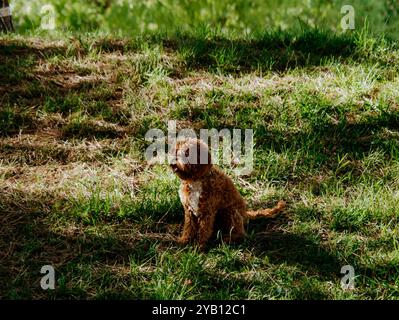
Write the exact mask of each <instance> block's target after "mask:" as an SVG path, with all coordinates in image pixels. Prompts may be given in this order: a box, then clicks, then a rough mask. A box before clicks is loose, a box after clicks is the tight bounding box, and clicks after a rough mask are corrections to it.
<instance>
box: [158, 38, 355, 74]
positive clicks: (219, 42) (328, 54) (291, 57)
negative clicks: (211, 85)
mask: <svg viewBox="0 0 399 320" xmlns="http://www.w3.org/2000/svg"><path fill="white" fill-rule="evenodd" d="M164 44H165V46H166V47H169V48H172V49H173V50H176V51H177V52H179V53H180V54H181V55H182V57H183V59H184V61H185V62H186V64H187V66H188V68H189V69H191V70H198V69H199V70H207V71H217V72H221V73H247V72H253V71H261V70H263V71H277V72H284V71H287V70H289V69H294V68H306V67H314V66H322V65H324V64H325V63H326V62H328V61H329V60H331V59H335V60H339V61H344V60H346V59H349V58H352V59H355V60H356V59H359V58H360V57H359V56H357V54H356V48H357V43H356V39H355V37H353V36H345V35H335V34H332V33H331V32H325V31H319V30H307V31H305V32H303V33H300V34H297V35H295V34H291V33H289V32H272V33H265V34H263V35H261V36H259V37H258V38H257V39H248V40H244V39H226V38H223V37H213V38H212V37H211V38H209V37H206V36H197V37H193V36H182V37H181V38H180V39H175V40H167V41H164Z"/></svg>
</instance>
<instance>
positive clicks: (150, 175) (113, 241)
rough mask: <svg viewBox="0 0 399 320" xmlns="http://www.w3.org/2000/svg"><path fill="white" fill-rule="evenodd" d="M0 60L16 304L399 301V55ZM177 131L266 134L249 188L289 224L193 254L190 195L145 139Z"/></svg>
mask: <svg viewBox="0 0 399 320" xmlns="http://www.w3.org/2000/svg"><path fill="white" fill-rule="evenodd" d="M0 60H1V61H2V64H1V66H0V97H1V98H0V224H1V226H2V227H1V231H0V234H1V240H0V258H1V261H2V263H1V264H0V296H1V297H2V298H13V299H28V298H34V299H43V298H87V299H105V298H114V299H148V298H154V299H398V297H399V277H398V275H399V270H398V266H399V242H398V239H399V227H398V218H399V193H398V190H399V184H398V181H399V161H398V160H399V142H398V137H399V131H398V130H399V113H398V112H399V109H398V105H399V90H398V88H399V86H398V84H399V83H398V79H399V69H398V68H397V65H398V63H399V49H398V45H397V43H396V42H394V41H393V42H392V41H388V40H387V39H386V38H384V37H383V36H381V37H377V36H373V35H372V34H370V33H368V32H366V31H363V30H361V31H358V32H353V33H348V34H345V35H340V34H338V33H332V32H330V31H321V30H316V29H306V30H303V31H290V32H288V31H273V32H264V33H261V34H258V35H257V36H256V37H245V36H244V37H236V36H233V35H231V36H228V35H226V34H224V33H217V32H214V31H209V30H208V31H206V30H205V31H204V30H200V31H198V32H186V33H180V34H177V35H173V36H172V35H169V36H167V35H164V34H154V35H153V36H138V37H136V38H132V37H116V36H114V35H104V34H103V35H102V34H101V33H99V32H95V33H81V34H73V33H68V32H66V33H65V34H64V35H63V34H61V33H60V34H53V35H48V36H40V37H39V36H33V37H32V35H24V36H21V35H1V37H0ZM171 119H176V120H177V121H178V127H179V128H195V129H196V130H199V129H201V128H216V129H218V130H220V129H222V128H242V129H245V128H252V129H253V130H254V141H255V163H254V171H253V172H252V174H251V175H249V176H245V177H242V178H240V179H238V178H237V177H235V176H232V177H233V180H234V182H235V184H236V185H237V187H238V189H239V190H240V192H241V193H242V194H243V195H244V196H245V198H246V199H247V200H248V203H249V205H250V207H252V208H262V207H268V206H272V205H273V204H275V202H276V201H277V200H279V199H281V198H284V199H286V200H287V202H288V208H287V210H286V213H285V214H284V215H282V216H280V217H278V218H276V219H271V220H267V221H262V220H258V221H252V222H250V223H249V225H248V237H247V238H246V240H245V241H244V242H243V243H241V244H239V245H231V246H228V245H225V244H223V243H222V242H221V241H220V239H214V240H213V241H212V243H211V245H210V246H209V248H208V250H207V251H206V252H205V253H203V252H199V251H198V250H197V249H196V248H195V247H192V246H188V247H184V248H182V247H179V246H177V245H176V243H175V241H174V239H175V237H176V236H178V234H179V232H180V230H181V223H182V221H183V209H182V207H181V204H180V202H179V198H178V193H177V192H178V185H179V182H178V180H177V179H176V177H175V176H174V175H173V174H172V172H171V171H170V170H169V169H168V168H167V166H165V165H147V163H146V162H145V161H144V151H145V148H146V146H147V145H148V143H147V142H146V141H145V140H144V134H145V132H146V131H147V130H148V129H150V128H154V127H159V128H162V129H163V130H166V128H167V126H166V123H167V121H168V120H171ZM224 169H226V170H227V171H228V172H231V171H229V168H224ZM46 264H52V265H54V266H55V269H56V280H57V281H56V290H54V291H43V290H41V289H40V285H39V284H40V276H41V275H40V268H41V266H43V265H46ZM347 264H350V265H352V266H353V267H354V268H355V273H356V282H355V289H354V290H353V291H344V290H342V289H341V286H340V279H341V276H342V275H341V274H340V270H341V267H342V266H344V265H347Z"/></svg>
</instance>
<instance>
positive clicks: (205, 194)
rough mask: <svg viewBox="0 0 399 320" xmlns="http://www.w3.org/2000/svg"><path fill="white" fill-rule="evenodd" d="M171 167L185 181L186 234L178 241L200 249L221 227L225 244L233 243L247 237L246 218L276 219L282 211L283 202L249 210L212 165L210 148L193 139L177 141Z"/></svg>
mask: <svg viewBox="0 0 399 320" xmlns="http://www.w3.org/2000/svg"><path fill="white" fill-rule="evenodd" d="M171 156H172V158H171V165H170V166H171V168H172V170H173V172H174V173H175V174H176V175H177V176H178V177H179V178H180V179H181V180H182V183H181V188H180V191H179V195H180V199H181V202H182V204H183V207H184V213H185V214H184V228H183V234H182V235H181V237H180V238H179V240H178V242H179V243H181V244H187V243H189V242H190V241H197V242H198V245H199V247H200V249H201V250H203V249H204V248H205V246H206V243H207V242H208V240H209V239H210V237H211V236H212V234H213V231H214V230H215V228H216V227H215V225H216V224H217V225H218V226H220V229H221V230H222V232H223V233H224V234H227V235H225V236H224V237H223V239H224V241H226V242H228V243H230V242H235V241H238V240H241V239H242V238H243V237H244V236H245V228H244V224H245V222H246V220H247V219H255V218H260V217H273V216H275V215H276V214H277V213H279V212H280V211H282V210H283V208H284V207H285V202H284V201H279V202H278V204H277V206H275V207H274V208H272V209H264V210H259V211H248V210H247V205H246V202H245V200H244V199H243V198H242V196H241V195H240V193H239V192H238V190H237V189H236V187H235V186H234V184H233V182H232V180H231V179H230V178H229V177H228V176H227V175H226V174H225V173H224V172H222V171H221V170H220V169H219V168H217V167H216V166H214V165H212V163H211V155H210V152H209V149H208V146H207V145H206V144H205V143H204V142H203V141H202V140H198V139H194V138H189V139H185V140H183V141H177V142H176V144H175V146H174V148H173V150H172V152H171Z"/></svg>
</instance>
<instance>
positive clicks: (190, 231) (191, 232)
mask: <svg viewBox="0 0 399 320" xmlns="http://www.w3.org/2000/svg"><path fill="white" fill-rule="evenodd" d="M195 230H196V228H195V221H194V219H193V215H192V213H191V212H190V211H189V210H188V209H186V208H185V209H184V227H183V233H182V235H181V236H180V237H179V239H178V240H177V242H178V243H180V244H187V243H189V242H190V241H192V240H194V238H195Z"/></svg>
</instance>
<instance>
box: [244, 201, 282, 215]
mask: <svg viewBox="0 0 399 320" xmlns="http://www.w3.org/2000/svg"><path fill="white" fill-rule="evenodd" d="M285 205H286V203H285V201H284V200H280V201H279V202H278V203H277V205H276V206H275V207H274V208H271V209H263V210H257V211H252V210H250V211H247V212H245V218H248V219H257V218H273V217H274V216H276V215H277V214H278V213H280V212H281V211H283V209H284V208H285Z"/></svg>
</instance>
